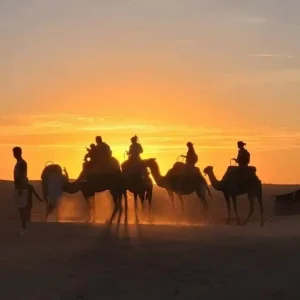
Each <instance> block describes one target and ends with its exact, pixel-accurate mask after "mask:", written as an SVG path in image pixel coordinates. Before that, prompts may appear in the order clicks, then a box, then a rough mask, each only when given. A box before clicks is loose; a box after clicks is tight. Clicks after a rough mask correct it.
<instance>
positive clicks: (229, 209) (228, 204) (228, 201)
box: [224, 194, 231, 225]
mask: <svg viewBox="0 0 300 300" xmlns="http://www.w3.org/2000/svg"><path fill="white" fill-rule="evenodd" d="M224 197H225V200H226V204H227V222H226V224H227V225H229V224H230V221H231V203H230V196H229V194H224Z"/></svg>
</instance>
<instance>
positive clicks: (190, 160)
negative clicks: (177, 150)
mask: <svg viewBox="0 0 300 300" xmlns="http://www.w3.org/2000/svg"><path fill="white" fill-rule="evenodd" d="M186 145H187V147H188V151H187V154H186V155H183V157H184V158H185V163H186V165H187V167H188V168H189V169H190V168H191V169H192V168H194V167H195V165H196V163H197V162H198V155H197V154H196V151H195V148H194V145H193V144H192V143H191V142H188V143H187V144H186Z"/></svg>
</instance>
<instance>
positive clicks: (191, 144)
mask: <svg viewBox="0 0 300 300" xmlns="http://www.w3.org/2000/svg"><path fill="white" fill-rule="evenodd" d="M186 145H187V146H188V147H190V146H193V145H194V144H193V143H192V142H188V143H186Z"/></svg>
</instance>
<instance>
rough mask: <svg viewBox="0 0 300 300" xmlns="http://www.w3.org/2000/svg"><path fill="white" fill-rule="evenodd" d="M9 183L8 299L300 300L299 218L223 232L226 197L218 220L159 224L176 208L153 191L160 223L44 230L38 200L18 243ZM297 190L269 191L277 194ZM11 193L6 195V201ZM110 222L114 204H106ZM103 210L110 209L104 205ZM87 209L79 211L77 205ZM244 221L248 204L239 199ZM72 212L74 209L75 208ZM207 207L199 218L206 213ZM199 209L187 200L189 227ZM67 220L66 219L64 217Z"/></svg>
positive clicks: (216, 211) (0, 230)
mask: <svg viewBox="0 0 300 300" xmlns="http://www.w3.org/2000/svg"><path fill="white" fill-rule="evenodd" d="M10 189H11V183H9V182H1V191H3V193H1V194H2V195H3V196H2V201H1V210H0V211H1V217H2V218H1V219H2V221H1V224H2V226H1V227H0V234H1V237H2V246H1V247H0V279H1V296H2V298H3V299H7V300H9V299H22V300H26V299H49V300H50V299H51V300H55V299H66V300H68V299H70V300H71V299H85V300H87V299H121V298H122V299H144V300H147V299H151V300H152V299H223V298H224V297H230V298H231V299H299V297H300V290H299V287H298V278H299V275H300V272H299V270H298V265H299V261H298V247H299V244H300V230H298V228H300V226H299V225H300V217H298V216H293V217H272V219H271V220H270V221H268V222H266V226H265V227H264V228H261V227H259V223H258V222H257V221H254V222H253V223H250V224H249V225H247V226H246V227H239V226H236V225H235V224H234V225H231V226H225V225H223V224H217V223H218V222H213V220H214V219H215V220H218V219H220V218H222V217H224V216H225V215H226V212H225V204H224V203H223V199H222V197H220V195H218V194H214V195H213V199H212V200H211V201H210V202H211V215H212V217H211V219H210V221H211V222H210V223H209V224H203V225H202V226H179V225H176V226H170V225H159V223H161V222H162V221H164V215H165V218H166V220H168V218H169V215H168V211H169V210H168V208H169V202H168V201H167V198H166V197H165V195H164V194H163V193H162V191H160V190H159V189H155V198H154V206H155V208H154V209H155V211H156V212H158V213H159V216H160V218H159V220H158V221H157V224H156V225H139V226H138V225H129V226H128V227H125V226H123V225H121V226H120V227H117V226H113V227H112V228H107V227H105V226H103V225H98V226H90V225H86V224H76V223H47V224H46V223H41V222H38V221H39V220H40V219H42V216H43V213H44V206H43V205H42V204H39V203H37V202H35V206H34V219H35V222H33V223H32V224H30V227H29V229H28V232H27V233H26V235H24V236H19V235H17V234H16V233H17V232H18V223H17V214H16V212H15V208H14V206H13V205H12V203H11V202H10ZM293 189H295V187H293V186H265V187H264V191H265V206H266V213H267V215H268V216H272V201H271V199H270V196H271V195H272V194H275V193H279V192H280V193H281V192H287V191H290V190H293ZM5 195H6V196H5ZM98 202H100V204H99V207H100V208H99V210H101V209H102V213H103V218H105V216H106V215H107V213H109V208H110V204H109V199H108V198H105V197H104V196H103V195H102V197H100V198H99V199H98ZM102 202H105V203H102ZM65 203H67V204H65V205H66V206H65V208H64V210H65V212H63V214H64V215H65V216H66V217H71V215H73V217H74V216H75V213H76V214H77V215H79V216H80V213H81V215H83V213H84V207H85V206H84V202H83V201H82V199H81V197H80V195H77V196H76V198H70V197H66V199H65ZM78 203H79V204H78ZM239 206H240V208H241V214H242V213H246V210H247V208H248V205H247V203H246V201H244V200H243V199H240V201H239ZM70 207H72V209H70ZM198 207H199V210H198ZM199 211H200V206H199V203H198V201H197V200H196V199H195V198H193V197H191V198H190V199H187V210H186V215H185V221H186V222H189V223H194V224H196V223H199V220H198V219H197V217H198V216H199V214H198V212H199ZM63 214H62V215H63Z"/></svg>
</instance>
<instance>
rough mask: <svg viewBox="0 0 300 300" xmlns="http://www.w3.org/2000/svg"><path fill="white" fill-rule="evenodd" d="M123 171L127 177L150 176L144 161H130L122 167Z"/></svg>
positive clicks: (125, 162)
mask: <svg viewBox="0 0 300 300" xmlns="http://www.w3.org/2000/svg"><path fill="white" fill-rule="evenodd" d="M121 168H122V171H123V173H124V174H125V175H128V176H132V175H136V176H141V177H145V176H148V175H149V172H148V170H147V167H146V165H145V162H144V161H143V160H136V159H128V160H126V161H124V162H123V163H122V165H121Z"/></svg>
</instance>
